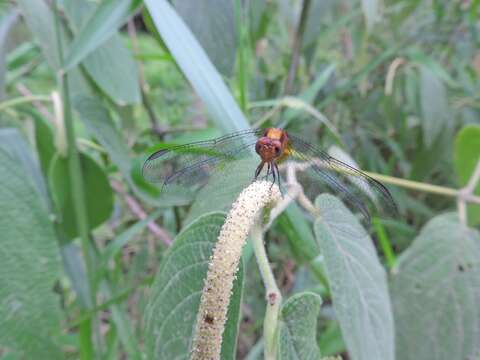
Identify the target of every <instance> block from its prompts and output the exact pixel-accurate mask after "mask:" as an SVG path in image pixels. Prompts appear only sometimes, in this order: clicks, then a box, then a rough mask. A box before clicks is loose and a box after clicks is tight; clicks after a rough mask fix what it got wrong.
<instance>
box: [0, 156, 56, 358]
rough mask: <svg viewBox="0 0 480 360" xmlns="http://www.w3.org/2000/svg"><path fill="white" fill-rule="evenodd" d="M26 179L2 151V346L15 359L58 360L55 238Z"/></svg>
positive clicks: (41, 206) (0, 312) (12, 160)
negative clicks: (12, 354) (55, 341)
mask: <svg viewBox="0 0 480 360" xmlns="http://www.w3.org/2000/svg"><path fill="white" fill-rule="evenodd" d="M29 175H30V174H28V173H26V172H25V171H24V170H23V168H22V167H21V166H18V161H17V160H16V159H14V158H13V157H11V156H9V155H8V154H7V153H6V152H5V151H3V150H2V149H0V184H2V185H1V186H0V214H2V216H0V229H1V231H0V243H1V244H2V246H1V247H0V263H1V264H2V265H1V266H0V272H1V274H0V303H1V304H2V306H0V347H2V348H3V347H7V348H11V349H15V350H17V351H18V352H19V353H20V354H21V356H20V357H19V358H25V359H60V358H62V355H61V351H60V349H59V348H58V346H57V345H56V344H55V343H54V339H53V334H54V333H56V332H58V331H59V326H60V320H61V313H60V306H59V304H60V299H59V297H57V296H55V295H54V293H53V286H54V283H55V281H57V279H58V278H59V276H60V257H59V254H58V249H57V239H56V236H55V232H54V230H53V225H52V223H51V222H50V220H49V219H48V214H47V212H46V209H45V207H44V205H43V204H42V200H41V198H40V195H39V194H38V192H37V191H36V190H35V189H34V188H33V186H32V184H31V183H30V182H29V181H28V180H27V179H28V178H29Z"/></svg>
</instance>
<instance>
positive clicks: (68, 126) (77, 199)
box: [53, 0, 96, 359]
mask: <svg viewBox="0 0 480 360" xmlns="http://www.w3.org/2000/svg"><path fill="white" fill-rule="evenodd" d="M53 10H54V16H55V35H56V41H57V46H58V57H59V62H60V66H61V67H62V66H63V50H62V40H61V34H60V23H59V22H60V20H59V15H58V7H57V0H54V1H53ZM58 82H59V85H60V90H61V92H62V103H63V119H61V120H63V122H64V125H65V134H66V138H67V160H68V170H69V177H70V180H71V183H72V189H73V193H72V198H73V205H74V210H75V215H76V226H77V228H78V233H79V234H80V239H81V243H82V251H83V256H84V261H85V268H86V272H87V278H88V285H89V290H90V291H89V293H90V296H91V298H90V300H91V306H92V307H93V308H94V307H95V306H96V285H95V269H94V263H93V261H92V256H91V255H92V254H91V252H90V234H89V226H88V218H87V207H86V203H85V190H84V184H83V174H82V169H81V165H80V156H79V154H78V151H77V147H76V141H75V129H74V125H73V119H72V109H71V106H70V93H69V88H68V75H67V73H63V72H60V73H59V74H58ZM84 325H85V327H83V328H82V331H81V333H82V336H81V337H82V339H83V341H82V346H81V359H92V358H94V357H95V355H94V353H95V351H94V346H93V343H92V336H91V335H92V331H91V330H92V329H91V327H92V326H91V321H90V320H88V321H87V322H86V323H85V324H84Z"/></svg>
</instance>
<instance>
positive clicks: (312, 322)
mask: <svg viewBox="0 0 480 360" xmlns="http://www.w3.org/2000/svg"><path fill="white" fill-rule="evenodd" d="M321 304H322V299H321V298H320V296H318V295H317V294H314V293H309V292H304V293H300V294H296V295H294V296H292V297H291V298H290V299H288V301H287V302H286V303H285V304H284V305H283V306H282V311H281V317H280V325H279V326H280V327H279V332H280V334H279V335H280V337H279V349H278V359H282V360H287V359H292V360H294V359H295V360H317V359H319V358H320V350H319V348H318V345H317V336H316V334H317V318H318V314H319V313H320V305H321Z"/></svg>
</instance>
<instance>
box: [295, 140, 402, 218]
mask: <svg viewBox="0 0 480 360" xmlns="http://www.w3.org/2000/svg"><path fill="white" fill-rule="evenodd" d="M289 140H290V147H291V151H292V156H293V157H294V158H298V159H300V160H301V161H304V162H307V163H309V165H310V167H309V170H308V171H307V172H308V173H309V174H308V175H310V176H314V177H319V178H320V179H321V180H322V181H323V182H324V183H325V184H326V185H327V186H328V187H329V188H330V189H331V190H333V191H335V192H336V193H337V194H338V195H339V196H340V197H343V198H345V200H346V201H347V202H348V203H350V204H351V205H353V206H354V207H355V208H356V209H357V210H359V211H360V212H361V213H362V214H363V215H364V216H365V218H366V219H368V220H369V219H370V213H369V211H368V206H367V204H371V203H373V204H374V205H375V207H376V208H377V210H380V211H381V212H382V213H386V214H387V215H390V216H394V215H395V214H397V207H396V205H395V202H394V200H393V198H392V195H391V194H390V192H389V191H388V189H387V188H386V187H385V186H384V185H383V184H382V183H380V182H379V181H377V180H375V179H373V178H371V177H370V176H368V175H367V174H365V173H363V172H362V171H360V170H358V169H356V168H354V167H352V166H350V165H348V164H345V163H344V162H342V161H340V160H338V159H336V158H334V157H332V156H330V155H329V154H327V153H326V152H325V151H322V150H320V149H317V148H315V147H314V146H313V145H311V144H309V143H307V142H305V141H303V140H302V139H300V138H298V137H296V136H293V135H290V134H289Z"/></svg>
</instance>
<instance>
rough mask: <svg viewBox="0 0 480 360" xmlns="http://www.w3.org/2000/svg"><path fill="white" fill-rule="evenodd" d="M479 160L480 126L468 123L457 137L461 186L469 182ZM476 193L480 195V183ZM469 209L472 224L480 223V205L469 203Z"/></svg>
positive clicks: (457, 165) (456, 161) (457, 167)
mask: <svg viewBox="0 0 480 360" xmlns="http://www.w3.org/2000/svg"><path fill="white" fill-rule="evenodd" d="M478 161H480V126H478V125H467V126H465V127H464V128H463V129H462V130H460V132H459V133H458V134H457V136H456V138H455V154H454V163H455V170H456V172H457V178H458V182H459V184H460V185H461V186H465V185H466V184H467V183H468V181H469V180H470V177H471V176H472V174H473V171H474V169H475V166H476V165H477V162H478ZM474 194H475V195H480V183H478V184H477V187H476V188H475V192H474ZM467 211H468V223H469V224H471V225H472V226H475V225H478V224H480V205H477V204H469V205H468V206H467Z"/></svg>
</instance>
